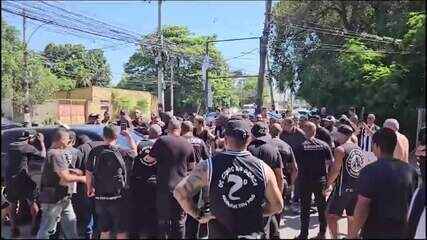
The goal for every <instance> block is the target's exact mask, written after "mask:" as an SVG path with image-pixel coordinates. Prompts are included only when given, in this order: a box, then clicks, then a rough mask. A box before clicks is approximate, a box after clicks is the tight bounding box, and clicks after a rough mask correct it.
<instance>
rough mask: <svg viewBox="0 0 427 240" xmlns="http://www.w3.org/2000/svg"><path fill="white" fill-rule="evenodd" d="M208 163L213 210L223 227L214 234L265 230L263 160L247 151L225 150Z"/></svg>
mask: <svg viewBox="0 0 427 240" xmlns="http://www.w3.org/2000/svg"><path fill="white" fill-rule="evenodd" d="M207 163H208V176H209V178H208V182H209V199H210V210H211V212H212V214H213V215H214V216H215V218H216V219H214V220H213V221H214V222H216V223H217V224H218V225H220V226H221V229H223V231H222V234H219V233H216V232H215V233H212V235H214V236H217V237H221V238H224V237H228V238H236V237H237V235H246V234H251V233H255V232H258V233H259V232H263V230H264V221H263V216H262V204H263V203H264V201H265V188H266V179H265V177H264V176H265V173H264V166H263V163H262V162H261V160H260V159H258V158H256V157H254V156H252V155H251V154H250V153H249V152H248V151H243V152H231V151H226V152H224V153H218V154H216V155H215V156H214V157H213V158H212V159H209V160H208V162H207ZM218 235H220V236H218Z"/></svg>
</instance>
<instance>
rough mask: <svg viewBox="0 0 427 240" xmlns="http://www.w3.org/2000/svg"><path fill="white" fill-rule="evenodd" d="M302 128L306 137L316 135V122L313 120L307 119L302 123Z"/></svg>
mask: <svg viewBox="0 0 427 240" xmlns="http://www.w3.org/2000/svg"><path fill="white" fill-rule="evenodd" d="M303 130H304V132H305V136H306V137H307V138H313V137H314V136H316V124H314V123H313V122H310V121H307V122H305V123H304V125H303Z"/></svg>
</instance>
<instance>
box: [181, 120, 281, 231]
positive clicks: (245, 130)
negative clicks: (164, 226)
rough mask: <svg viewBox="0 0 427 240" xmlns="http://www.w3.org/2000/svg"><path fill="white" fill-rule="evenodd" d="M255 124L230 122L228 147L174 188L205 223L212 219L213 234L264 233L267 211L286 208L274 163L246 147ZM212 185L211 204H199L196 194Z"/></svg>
mask: <svg viewBox="0 0 427 240" xmlns="http://www.w3.org/2000/svg"><path fill="white" fill-rule="evenodd" d="M249 138H250V127H249V124H248V123H247V122H245V121H244V120H229V121H228V122H227V123H226V125H225V141H226V151H224V152H221V153H217V154H216V155H215V156H214V157H213V159H209V160H208V161H201V162H200V163H199V164H198V165H197V166H196V168H195V169H194V170H193V171H192V172H191V173H190V175H189V176H188V177H186V178H185V179H184V180H182V181H181V182H180V183H179V184H178V185H177V186H176V188H175V190H174V196H175V198H176V199H177V200H178V202H179V203H180V205H181V206H182V208H183V209H184V210H185V211H186V212H187V213H188V214H189V215H191V216H192V217H193V218H195V219H197V220H198V221H199V222H200V223H206V222H208V223H209V236H208V237H209V238H214V239H215V238H257V239H258V238H260V237H262V236H263V232H264V221H263V216H264V217H267V216H272V215H273V214H276V213H278V212H280V211H281V210H282V208H283V200H282V197H281V195H280V191H279V189H278V187H277V183H276V180H275V176H274V173H273V171H272V170H271V168H270V167H269V166H268V165H267V164H265V163H264V162H263V161H261V160H260V159H258V158H256V157H254V156H252V155H251V153H250V152H248V151H246V147H247V145H248V143H249ZM207 186H208V187H209V201H210V203H211V204H210V206H211V207H210V209H207V210H202V209H200V208H198V207H197V205H196V204H194V202H193V200H192V198H193V195H194V193H196V192H198V191H200V189H202V188H204V187H207Z"/></svg>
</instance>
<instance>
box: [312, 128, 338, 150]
mask: <svg viewBox="0 0 427 240" xmlns="http://www.w3.org/2000/svg"><path fill="white" fill-rule="evenodd" d="M315 137H316V138H317V139H319V140H322V141H324V142H325V143H327V144H328V145H329V147H331V148H332V147H333V146H334V142H333V141H332V137H331V133H330V132H329V131H328V130H327V129H326V128H324V127H322V126H317V129H316V136H315Z"/></svg>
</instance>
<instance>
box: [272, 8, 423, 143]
mask: <svg viewBox="0 0 427 240" xmlns="http://www.w3.org/2000/svg"><path fill="white" fill-rule="evenodd" d="M424 5H425V2H422V1H398V2H393V1H388V2H387V1H366V2H351V1H350V2H345V1H317V2H301V1H300V2H292V1H291V2H289V1H281V2H280V3H278V4H277V5H276V6H275V11H274V16H275V18H274V19H275V21H274V28H273V29H274V33H273V41H272V45H271V46H272V55H273V67H272V68H273V73H274V75H275V76H276V78H277V79H278V80H279V83H280V84H279V86H280V87H281V88H282V89H284V88H287V87H291V88H292V89H294V90H295V91H297V90H298V92H297V94H298V96H301V97H302V98H304V99H306V100H307V101H308V102H309V103H310V104H312V105H315V106H328V107H329V108H330V110H332V111H335V112H337V113H340V112H343V111H345V110H346V109H347V108H348V107H349V106H357V107H358V108H359V109H360V108H361V107H362V106H364V107H365V108H366V110H367V112H375V113H377V114H378V116H379V120H380V121H381V120H383V119H384V118H387V117H395V118H397V119H399V120H400V122H401V126H402V129H403V131H404V132H406V133H407V134H408V135H409V136H410V137H414V136H415V134H414V130H415V129H416V121H415V120H414V119H416V108H417V107H423V106H425V103H424V99H425V97H426V95H425V70H424V68H425V12H424V10H423V9H424ZM288 20H291V22H293V23H297V24H300V25H305V26H309V27H311V28H313V27H315V28H316V27H321V28H325V27H322V26H329V27H327V28H329V29H333V28H337V29H345V30H348V31H353V32H358V33H359V34H353V38H343V37H341V36H337V35H334V34H330V32H329V33H326V32H325V31H318V30H307V29H301V28H298V27H290V26H289V22H288ZM319 25H320V26H319ZM331 26H333V27H331ZM332 31H333V30H332ZM361 33H370V34H376V35H379V36H385V37H391V38H397V39H402V40H403V41H401V42H399V41H397V42H396V43H394V44H384V43H381V42H378V41H366V40H361V39H360V38H359V37H358V35H359V36H360V35H361ZM319 49H341V50H340V51H330V50H325V51H320V50H319ZM382 52H385V53H382ZM387 52H388V53H387ZM396 52H397V53H396Z"/></svg>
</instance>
